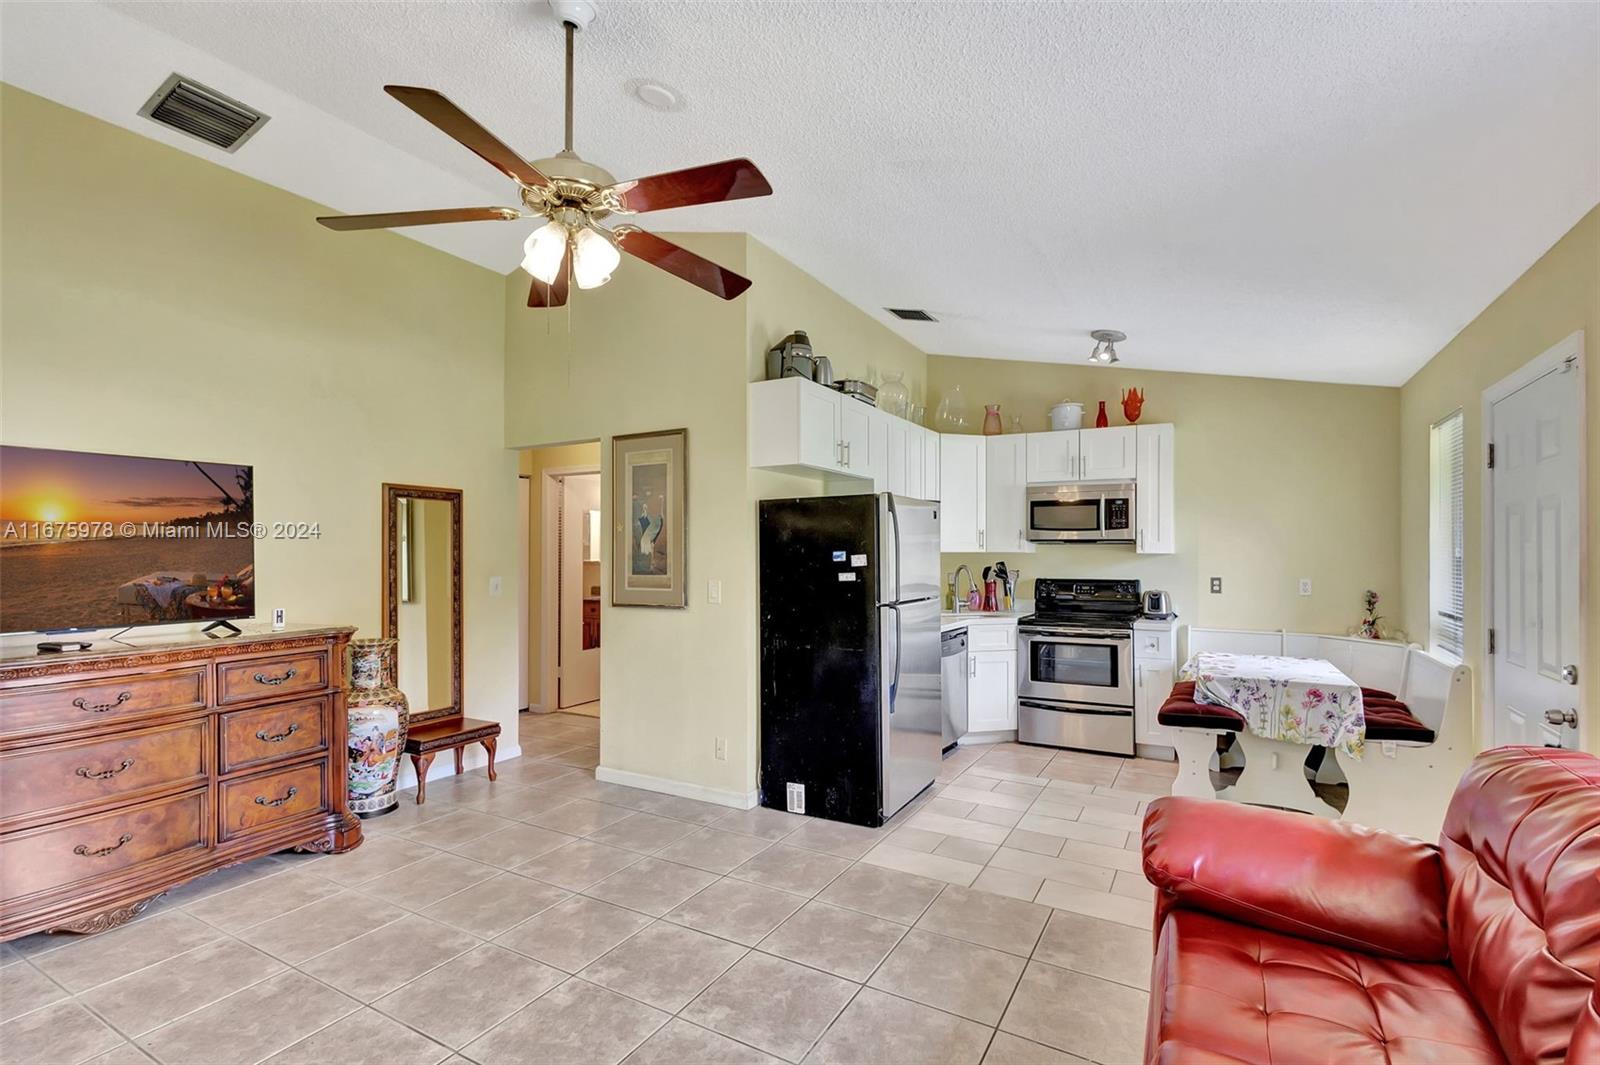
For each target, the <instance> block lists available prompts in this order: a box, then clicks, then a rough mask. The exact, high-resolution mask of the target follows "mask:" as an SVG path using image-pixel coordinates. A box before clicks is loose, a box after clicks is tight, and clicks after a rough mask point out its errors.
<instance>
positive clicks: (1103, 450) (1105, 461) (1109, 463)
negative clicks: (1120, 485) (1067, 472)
mask: <svg viewBox="0 0 1600 1065" xmlns="http://www.w3.org/2000/svg"><path fill="white" fill-rule="evenodd" d="M1138 464H1139V462H1138V447H1137V444H1136V436H1135V433H1134V426H1131V425H1122V426H1118V427H1117V428H1115V429H1080V430H1079V431H1078V480H1080V481H1131V480H1133V477H1134V474H1135V473H1136V472H1137V470H1138Z"/></svg>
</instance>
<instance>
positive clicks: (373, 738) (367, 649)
mask: <svg viewBox="0 0 1600 1065" xmlns="http://www.w3.org/2000/svg"><path fill="white" fill-rule="evenodd" d="M396 647H397V644H396V641H394V640H351V641H350V696H349V699H348V701H347V702H346V704H345V709H346V711H347V714H348V717H349V722H350V725H349V739H348V746H349V754H350V768H349V783H348V789H349V793H350V812H351V813H354V814H356V815H357V816H360V817H375V816H377V815H378V814H386V813H388V812H389V811H391V810H393V809H394V808H395V807H397V806H398V805H399V804H400V797H399V795H397V794H396V789H395V785H396V784H397V783H398V781H399V779H400V755H401V751H402V750H403V749H404V748H405V743H406V725H407V722H408V719H409V718H410V716H411V714H410V707H409V706H407V704H406V697H405V695H404V694H403V693H402V692H401V691H400V689H399V688H397V687H395V678H396V676H397V675H398V671H397V666H396V656H397V650H396Z"/></svg>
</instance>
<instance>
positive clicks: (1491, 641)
mask: <svg viewBox="0 0 1600 1065" xmlns="http://www.w3.org/2000/svg"><path fill="white" fill-rule="evenodd" d="M1489 653H1490V654H1494V630H1493V629H1490V630H1489Z"/></svg>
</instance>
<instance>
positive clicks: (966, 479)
mask: <svg viewBox="0 0 1600 1065" xmlns="http://www.w3.org/2000/svg"><path fill="white" fill-rule="evenodd" d="M984 440H985V438H984V437H981V436H964V435H958V434H954V433H946V434H944V435H942V436H940V437H939V549H940V550H941V551H982V550H984V549H985V548H984V543H983V542H984V535H983V534H984V522H985V520H987V517H988V514H987V506H988V504H987V486H986V484H985V475H986V473H987V465H988V462H987V458H986V454H985V451H984Z"/></svg>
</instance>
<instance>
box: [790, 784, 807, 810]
mask: <svg viewBox="0 0 1600 1065" xmlns="http://www.w3.org/2000/svg"><path fill="white" fill-rule="evenodd" d="M786 787H787V789H788V799H789V803H788V805H789V812H790V813H792V814H803V813H805V812H806V786H805V785H804V784H788V785H786Z"/></svg>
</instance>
